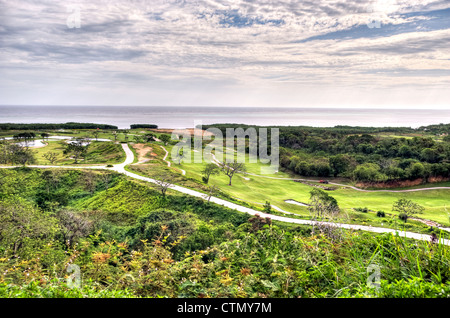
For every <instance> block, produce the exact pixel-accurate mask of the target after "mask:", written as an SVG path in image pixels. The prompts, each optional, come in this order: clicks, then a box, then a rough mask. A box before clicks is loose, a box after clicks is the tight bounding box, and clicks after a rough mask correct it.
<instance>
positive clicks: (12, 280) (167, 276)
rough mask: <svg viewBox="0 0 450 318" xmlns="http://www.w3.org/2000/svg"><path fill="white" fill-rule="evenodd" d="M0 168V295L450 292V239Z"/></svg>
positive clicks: (64, 174)
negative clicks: (288, 218)
mask: <svg viewBox="0 0 450 318" xmlns="http://www.w3.org/2000/svg"><path fill="white" fill-rule="evenodd" d="M0 173H1V179H0V180H2V182H1V192H0V201H1V205H0V206H1V210H0V217H1V222H0V226H1V231H0V233H1V238H0V296H1V297H249V298H252V297H258V298H260V297H282V298H284V297H314V298H315V297H448V295H449V293H450V283H449V279H450V276H449V273H448V267H449V266H448V265H449V264H448V260H449V259H450V258H449V256H450V255H449V247H447V246H444V245H441V244H436V243H431V242H420V241H410V240H406V239H403V238H400V237H395V236H392V235H391V234H384V235H372V234H364V233H357V232H347V231H345V232H342V233H341V234H340V235H335V233H333V232H330V231H325V230H324V229H321V228H319V230H318V231H317V232H316V233H315V235H311V229H310V228H304V227H299V226H290V225H286V224H281V223H276V222H274V221H272V220H270V219H267V218H261V217H259V216H254V217H249V216H247V215H245V214H242V213H238V212H235V211H232V210H229V209H227V208H224V207H221V206H216V205H214V204H213V203H208V202H206V201H203V200H201V199H197V198H193V197H186V196H182V195H177V194H175V193H169V192H170V190H169V192H168V194H167V195H166V199H165V200H164V201H162V200H160V195H159V194H158V191H157V190H156V188H155V189H153V188H152V186H151V185H148V184H140V183H139V182H135V181H129V180H127V179H126V178H125V177H123V176H120V175H117V174H110V178H111V180H110V182H109V185H108V186H106V183H105V181H104V178H103V176H104V175H105V174H109V173H107V172H92V171H91V172H83V171H80V170H76V171H75V170H67V171H62V170H52V169H48V170H46V171H42V170H38V169H29V168H26V169H24V168H16V169H8V170H2V171H0ZM89 173H93V175H91V176H89V175H87V174H89ZM89 178H92V180H93V182H92V185H89V186H88V183H87V182H86V180H87V179H89ZM91 186H93V188H94V191H93V192H91V191H90V190H89V188H90V187H91ZM19 187H20V191H18V189H19ZM330 200H331V199H330ZM331 201H332V200H331ZM17 224H21V225H22V226H20V227H18V226H17ZM407 260H408V261H407ZM70 264H74V265H76V266H78V267H79V268H80V277H81V284H80V286H79V288H77V287H73V286H71V285H70V284H69V280H68V278H67V277H69V276H70V273H69V272H68V267H69V265H70ZM371 264H376V265H377V266H379V268H380V273H381V286H380V288H378V289H376V288H373V287H371V286H370V285H368V284H367V279H368V272H367V268H368V266H369V265H371ZM13 295H14V296H13Z"/></svg>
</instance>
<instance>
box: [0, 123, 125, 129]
mask: <svg viewBox="0 0 450 318" xmlns="http://www.w3.org/2000/svg"><path fill="white" fill-rule="evenodd" d="M97 128H99V129H117V126H113V125H106V124H91V123H72V122H71V123H65V124H12V123H5V124H4V123H0V130H39V129H52V130H54V129H97Z"/></svg>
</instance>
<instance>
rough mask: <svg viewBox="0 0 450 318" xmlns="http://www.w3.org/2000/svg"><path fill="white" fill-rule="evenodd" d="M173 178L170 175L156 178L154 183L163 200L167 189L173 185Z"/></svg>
mask: <svg viewBox="0 0 450 318" xmlns="http://www.w3.org/2000/svg"><path fill="white" fill-rule="evenodd" d="M174 180H175V178H174V176H172V175H170V174H161V175H159V176H157V177H156V179H155V182H156V185H157V186H158V189H159V191H160V192H161V195H162V197H163V198H165V197H166V192H167V189H169V187H170V186H171V185H172V184H173V181H174Z"/></svg>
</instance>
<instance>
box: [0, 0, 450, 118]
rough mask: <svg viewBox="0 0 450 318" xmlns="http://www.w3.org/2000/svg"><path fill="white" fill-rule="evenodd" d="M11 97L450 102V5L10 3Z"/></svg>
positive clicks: (6, 49)
mask: <svg viewBox="0 0 450 318" xmlns="http://www.w3.org/2000/svg"><path fill="white" fill-rule="evenodd" d="M0 74H1V76H0V105H112V106H127V105H134V106H141V105H142V106H246V107H346V108H347V107H348V108H352V107H361V108H377V107H380V108H438V109H439V108H441V109H449V108H450V89H449V87H450V1H449V0H447V1H442V0H437V1H433V0H420V1H419V0H397V1H395V0H379V1H360V0H358V1H357V0H350V1H340V0H307V1H300V0H297V1H294V0H262V1H249V0H247V1H241V0H192V1H191V0H148V1H147V0H123V1H115V0H97V1H88V0H78V1H75V0H74V1H71V0H66V1H54V0H53V1H31V0H20V1H17V0H0Z"/></svg>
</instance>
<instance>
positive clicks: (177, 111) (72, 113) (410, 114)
mask: <svg viewBox="0 0 450 318" xmlns="http://www.w3.org/2000/svg"><path fill="white" fill-rule="evenodd" d="M449 108H450V107H449ZM37 122H41V123H48V124H55V123H67V122H79V123H92V122H94V123H98V124H103V125H113V126H117V127H118V129H129V128H130V125H131V124H155V125H158V127H160V128H166V129H184V128H193V127H195V126H196V125H198V124H203V125H211V124H218V123H222V124H223V123H234V124H239V125H252V126H283V127H288V126H308V127H335V126H352V127H411V128H418V127H421V126H428V125H432V124H439V123H450V109H440V110H437V109H435V110H430V109H428V110H424V109H411V110H408V109H357V108H268V107H260V108H255V107H202V106H199V107H175V106H171V107H160V106H148V107H147V106H126V107H120V106H92V107H90V106H77V107H74V106H0V123H21V124H29V123H37Z"/></svg>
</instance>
